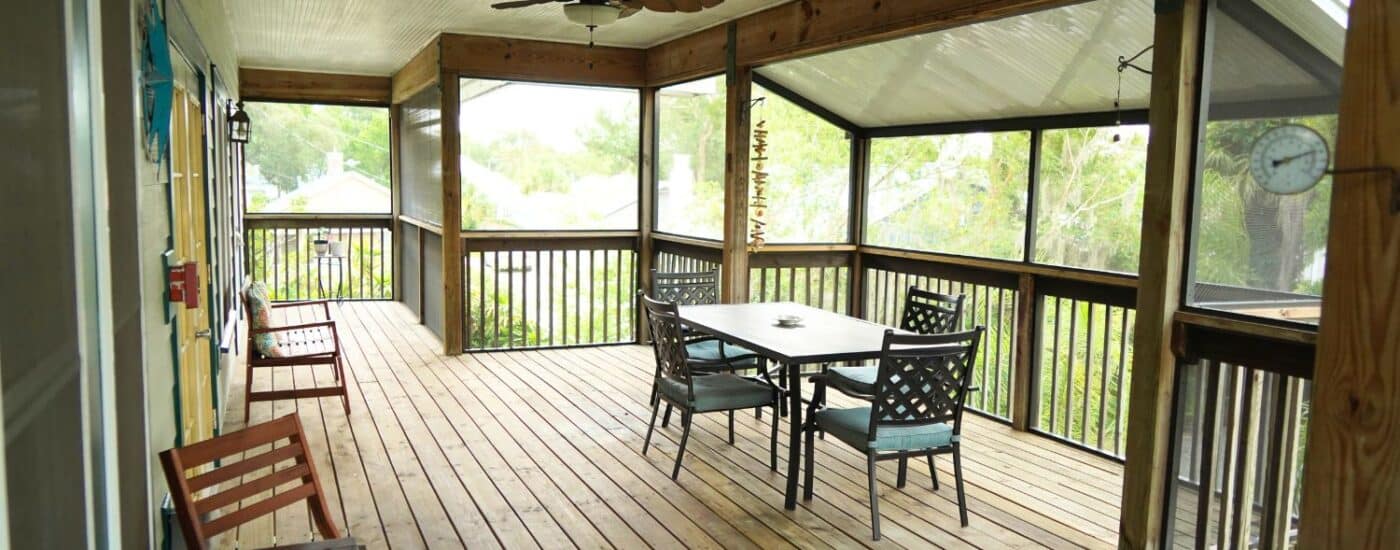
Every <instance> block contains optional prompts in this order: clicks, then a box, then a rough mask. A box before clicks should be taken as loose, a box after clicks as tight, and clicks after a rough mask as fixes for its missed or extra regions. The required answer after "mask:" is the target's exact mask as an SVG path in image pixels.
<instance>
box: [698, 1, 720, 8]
mask: <svg viewBox="0 0 1400 550" xmlns="http://www.w3.org/2000/svg"><path fill="white" fill-rule="evenodd" d="M723 3H724V0H700V5H702V6H705V7H706V8H713V7H715V6H718V5H720V4H723Z"/></svg>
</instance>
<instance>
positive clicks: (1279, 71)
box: [758, 0, 1332, 127]
mask: <svg viewBox="0 0 1400 550" xmlns="http://www.w3.org/2000/svg"><path fill="white" fill-rule="evenodd" d="M1280 1H1282V0H1280ZM1287 1H1291V2H1298V1H1300V0H1287ZM1307 1H1309V2H1311V1H1312V0H1307ZM1319 1H1322V0H1319ZM1327 1H1332V0H1327ZM1152 33H1153V12H1152V2H1151V0H1097V1H1094V2H1088V3H1084V4H1076V5H1073V6H1068V7H1063V8H1057V9H1053V10H1045V11H1040V12H1036V13H1032V14H1027V15H1022V16H1016V17H1009V18H1005V19H1000V20H996V21H991V22H987V23H980V24H975V25H968V26H964V27H958V28H954V29H949V30H945V31H941V32H936V33H930V34H924V35H918V36H911V37H906V38H901V39H897V40H891V41H887V42H882V43H877V44H871V45H865V46H860V47H856V48H851V49H846V50H840V51H834V52H829V53H824V54H820V55H816V56H812V57H807V58H803V59H796V60H791V61H784V62H780V63H776V64H772V65H768V66H765V67H761V68H759V69H758V72H759V73H760V74H762V75H763V76H765V77H768V78H769V79H771V80H773V81H774V82H777V83H778V84H780V85H782V86H784V87H786V88H788V89H791V90H793V91H795V92H797V93H798V94H801V95H803V96H805V97H806V98H808V99H810V100H811V101H813V102H814V103H816V104H818V105H821V106H823V107H825V108H827V109H828V110H830V111H832V112H834V113H836V114H837V115H839V116H841V117H842V118H845V119H846V120H849V121H851V122H854V123H855V124H857V125H860V126H865V127H879V126H895V125H905V124H923V123H937V122H959V121H970V120H991V119H1002V118H1014V117H1027V116H1042V115H1057V114H1068V113H1084V112H1099V111H1108V110H1111V109H1112V108H1113V98H1114V93H1115V91H1116V88H1117V86H1118V82H1117V78H1118V74H1117V61H1118V57H1119V56H1131V55H1133V54H1135V53H1137V52H1138V51H1139V50H1141V49H1143V48H1144V47H1146V46H1147V45H1149V44H1151V43H1152ZM1216 47H1217V48H1226V49H1229V50H1230V51H1231V52H1233V53H1232V54H1231V55H1229V56H1225V57H1226V59H1225V60H1223V61H1222V62H1220V63H1217V64H1215V65H1214V66H1213V73H1212V77H1213V82H1212V90H1213V94H1215V95H1214V97H1213V100H1215V101H1228V102H1237V101H1248V100H1251V99H1261V98H1267V99H1271V100H1273V99H1278V98H1291V97H1313V96H1317V95H1323V94H1325V93H1326V90H1325V89H1324V88H1322V86H1321V85H1320V84H1319V83H1318V82H1317V81H1316V80H1315V79H1313V78H1312V77H1311V76H1310V75H1309V74H1308V73H1307V72H1305V71H1303V70H1302V69H1300V68H1298V67H1297V66H1296V65H1294V64H1293V63H1291V62H1290V61H1289V60H1288V59H1287V58H1286V57H1284V56H1283V55H1281V54H1279V53H1278V52H1277V51H1276V50H1274V49H1273V48H1271V47H1270V46H1269V45H1268V44H1267V43H1265V42H1264V41H1262V40H1261V39H1260V38H1259V37H1258V36H1257V35H1255V34H1254V33H1252V32H1250V31H1249V30H1246V29H1245V28H1244V27H1242V26H1241V25H1240V24H1238V23H1236V22H1235V21H1233V20H1230V19H1229V18H1227V17H1222V18H1220V20H1219V22H1218V23H1217V26H1216ZM1151 58H1152V54H1151V52H1148V53H1147V54H1145V55H1144V56H1142V58H1140V59H1139V60H1138V64H1140V65H1143V66H1146V67H1151V64H1152V59H1151ZM1122 86H1123V88H1122V93H1123V102H1122V104H1123V108H1125V109H1135V108H1144V107H1146V106H1147V104H1148V95H1149V87H1150V77H1149V76H1148V75H1144V74H1141V73H1138V72H1135V71H1132V70H1129V71H1127V72H1125V73H1123V81H1122Z"/></svg>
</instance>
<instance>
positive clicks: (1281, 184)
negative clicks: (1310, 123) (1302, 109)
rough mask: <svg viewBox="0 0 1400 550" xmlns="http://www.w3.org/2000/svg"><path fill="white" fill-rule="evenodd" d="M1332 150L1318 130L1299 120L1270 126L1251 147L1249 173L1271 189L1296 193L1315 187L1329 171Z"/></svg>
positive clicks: (1255, 179)
mask: <svg viewBox="0 0 1400 550" xmlns="http://www.w3.org/2000/svg"><path fill="white" fill-rule="evenodd" d="M1329 157H1330V153H1329V152H1328V150H1327V141H1326V140H1324V139H1322V134H1319V133H1317V130H1314V129H1312V128H1309V127H1307V126H1302V125H1298V124H1287V125H1283V126H1279V127H1276V128H1271V129H1270V130H1269V131H1267V132H1264V133H1263V135H1260V136H1259V137H1258V138H1257V139H1255V140H1254V145H1253V146H1251V148H1250V155H1249V173H1250V175H1252V176H1254V182H1255V183H1258V184H1259V187H1262V188H1264V190H1265V191H1268V192H1270V193H1277V194H1280V195H1294V194H1297V193H1302V192H1304V191H1307V190H1309V189H1312V188H1313V186H1314V185H1317V182H1319V181H1321V180H1322V176H1323V175H1324V174H1326V173H1327V165H1328V164H1329V160H1330V159H1329Z"/></svg>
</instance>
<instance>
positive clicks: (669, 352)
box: [638, 295, 690, 386]
mask: <svg viewBox="0 0 1400 550" xmlns="http://www.w3.org/2000/svg"><path fill="white" fill-rule="evenodd" d="M638 299H640V300H641V301H642V307H643V308H645V309H646V312H647V326H648V327H650V328H651V345H652V349H653V350H655V352H656V367H657V368H656V373H657V376H658V377H662V378H670V379H673V380H676V381H678V382H681V383H684V384H686V385H687V386H688V385H690V364H689V360H690V358H689V356H687V355H686V351H685V343H686V341H685V336H684V335H683V333H682V330H681V321H680V315H679V313H678V311H679V310H678V308H677V307H676V304H674V303H670V302H663V301H658V300H653V299H651V298H649V297H647V296H644V295H639V296H638Z"/></svg>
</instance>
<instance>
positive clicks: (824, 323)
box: [680, 302, 902, 364]
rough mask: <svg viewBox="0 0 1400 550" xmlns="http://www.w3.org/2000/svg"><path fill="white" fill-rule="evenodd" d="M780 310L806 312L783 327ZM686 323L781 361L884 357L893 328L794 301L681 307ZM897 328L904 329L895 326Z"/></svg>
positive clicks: (783, 312) (784, 313)
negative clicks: (882, 348)
mask: <svg viewBox="0 0 1400 550" xmlns="http://www.w3.org/2000/svg"><path fill="white" fill-rule="evenodd" d="M779 315H796V316H799V317H802V323H801V324H800V325H798V326H796V327H791V328H788V327H780V326H778V322H777V318H778V316H779ZM680 317H681V319H682V320H683V321H685V324H687V325H689V326H691V327H693V328H697V329H700V330H702V331H703V332H706V333H709V334H713V335H715V336H719V337H722V338H723V339H725V340H727V341H729V342H732V343H735V344H738V345H741V346H744V347H746V348H749V349H751V350H753V351H755V352H758V353H759V354H760V355H763V356H765V357H768V358H769V359H772V360H775V361H778V362H781V363H798V364H808V363H828V362H835V361H852V360H860V359H872V358H876V357H879V356H880V346H881V345H883V344H884V338H885V331H886V330H890V327H887V326H885V325H881V324H877V323H872V322H870V321H866V320H863V319H857V318H855V317H851V316H849V315H842V314H840V313H832V312H830V311H826V310H824V309H817V308H814V307H811V306H806V305H802V304H797V303H792V302H770V303H761V304H721V305H703V306H680ZM896 332H902V331H898V330H896Z"/></svg>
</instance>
